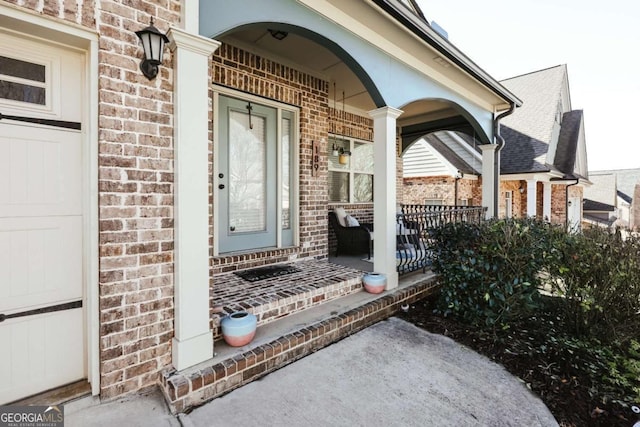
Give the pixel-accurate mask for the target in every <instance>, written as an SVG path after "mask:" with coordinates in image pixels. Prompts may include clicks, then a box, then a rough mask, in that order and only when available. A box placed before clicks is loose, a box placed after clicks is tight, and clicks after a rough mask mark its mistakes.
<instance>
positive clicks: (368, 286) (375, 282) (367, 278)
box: [362, 273, 387, 294]
mask: <svg viewBox="0 0 640 427" xmlns="http://www.w3.org/2000/svg"><path fill="white" fill-rule="evenodd" d="M362 284H363V285H364V289H365V290H366V291H367V292H369V293H372V294H379V293H381V292H383V291H384V288H385V287H386V286H387V278H386V277H385V275H384V274H380V273H367V274H365V275H364V276H362Z"/></svg>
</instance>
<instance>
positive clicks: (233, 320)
mask: <svg viewBox="0 0 640 427" xmlns="http://www.w3.org/2000/svg"><path fill="white" fill-rule="evenodd" d="M257 323H258V319H257V318H256V316H255V315H253V314H251V313H248V312H246V311H236V312H235V313H231V314H230V315H228V316H225V317H224V318H222V320H221V321H220V328H221V329H222V338H224V340H225V342H226V343H227V344H229V345H230V346H232V347H242V346H243V345H247V344H249V343H250V342H251V340H252V339H253V337H254V336H255V335H256V325H257Z"/></svg>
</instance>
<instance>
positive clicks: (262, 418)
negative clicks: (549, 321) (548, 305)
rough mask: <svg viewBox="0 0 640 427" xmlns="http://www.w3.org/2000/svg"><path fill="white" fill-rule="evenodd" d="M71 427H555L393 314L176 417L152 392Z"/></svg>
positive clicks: (467, 359) (498, 371)
mask: <svg viewBox="0 0 640 427" xmlns="http://www.w3.org/2000/svg"><path fill="white" fill-rule="evenodd" d="M65 409H66V410H65V413H66V421H67V424H66V425H67V426H101V425H105V426H107V425H108V426H113V425H122V426H124V425H127V426H129V425H131V426H177V425H183V426H185V427H191V426H223V427H226V426H235V425H264V426H396V425H397V426H421V427H422V426H427V425H428V426H450V425H455V426H522V425H526V426H557V425H558V424H557V423H556V421H555V420H554V418H553V416H552V415H551V413H550V412H549V410H548V409H547V408H546V407H545V406H544V404H543V403H542V401H541V400H540V399H538V398H537V397H536V396H534V395H533V394H532V393H531V392H530V391H529V390H528V389H527V388H526V386H525V385H524V384H522V382H521V381H519V380H518V379H517V378H515V377H513V376H512V375H510V374H509V373H508V372H506V371H505V370H504V369H503V368H502V367H500V366H499V365H496V364H495V363H492V362H491V361H489V360H488V359H486V358H484V357H483V356H480V355H478V354H477V353H474V352H473V351H471V350H469V349H467V348H466V347H463V346H460V345H459V344H457V343H455V342H454V341H452V340H450V339H449V338H446V337H443V336H440V335H434V334H430V333H428V332H426V331H424V330H422V329H419V328H417V327H415V326H413V325H412V324H410V323H407V322H405V321H403V320H400V319H398V318H390V319H389V320H387V321H383V322H380V323H377V324H376V325H373V326H371V327H369V328H367V329H365V330H364V331H361V332H359V333H357V334H355V335H352V336H350V337H348V338H345V339H344V340H342V341H340V342H338V343H336V344H333V345H331V346H329V347H327V348H325V349H322V350H320V351H318V352H317V353H314V354H312V355H310V356H307V357H305V358H304V359H302V360H299V361H297V362H295V363H293V364H291V365H289V366H286V367H284V368H282V369H280V370H278V371H276V372H274V373H271V374H269V375H268V376H266V377H265V378H264V379H262V380H260V381H256V382H253V383H251V384H248V385H246V386H244V387H241V388H240V389H237V390H235V391H233V392H231V393H229V394H227V395H226V396H223V397H220V398H218V399H216V400H214V401H212V402H209V403H207V404H206V405H203V406H201V407H199V408H196V409H195V410H193V411H192V412H191V413H189V414H180V415H179V416H178V417H174V416H171V415H169V413H168V410H167V406H166V404H164V401H162V397H161V396H160V395H159V393H157V394H153V395H150V396H147V397H139V396H135V397H132V398H128V399H124V400H122V401H116V402H111V403H108V404H103V405H98V406H92V405H87V407H85V408H81V407H78V406H76V407H75V408H74V407H73V405H70V407H69V408H68V410H67V408H65Z"/></svg>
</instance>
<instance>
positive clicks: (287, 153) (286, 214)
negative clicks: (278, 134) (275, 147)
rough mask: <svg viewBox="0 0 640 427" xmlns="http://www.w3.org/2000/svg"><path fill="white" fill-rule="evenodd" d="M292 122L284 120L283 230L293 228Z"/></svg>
mask: <svg viewBox="0 0 640 427" xmlns="http://www.w3.org/2000/svg"><path fill="white" fill-rule="evenodd" d="M290 168H291V120H289V119H287V118H283V119H282V229H283V230H289V229H290V228H291V173H290V170H289V169H290Z"/></svg>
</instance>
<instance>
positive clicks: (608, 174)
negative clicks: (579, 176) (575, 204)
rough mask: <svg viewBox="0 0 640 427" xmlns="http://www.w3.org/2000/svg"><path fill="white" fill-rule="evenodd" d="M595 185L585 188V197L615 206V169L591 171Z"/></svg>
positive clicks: (590, 175) (591, 178) (590, 178)
mask: <svg viewBox="0 0 640 427" xmlns="http://www.w3.org/2000/svg"><path fill="white" fill-rule="evenodd" d="M589 181H591V182H592V183H593V185H591V186H589V187H585V188H584V198H585V199H589V200H593V201H595V202H599V203H605V204H607V205H612V206H614V205H615V204H616V175H615V174H614V173H613V171H598V172H589Z"/></svg>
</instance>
